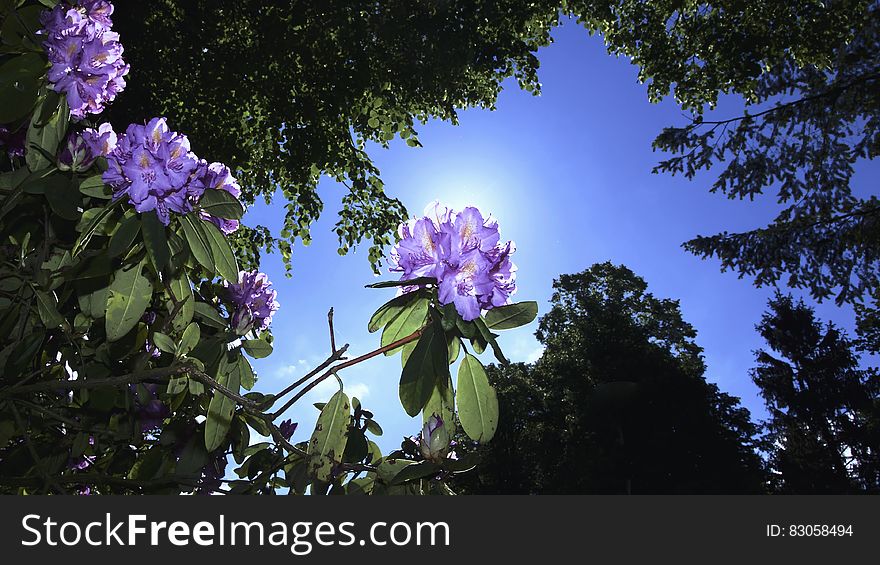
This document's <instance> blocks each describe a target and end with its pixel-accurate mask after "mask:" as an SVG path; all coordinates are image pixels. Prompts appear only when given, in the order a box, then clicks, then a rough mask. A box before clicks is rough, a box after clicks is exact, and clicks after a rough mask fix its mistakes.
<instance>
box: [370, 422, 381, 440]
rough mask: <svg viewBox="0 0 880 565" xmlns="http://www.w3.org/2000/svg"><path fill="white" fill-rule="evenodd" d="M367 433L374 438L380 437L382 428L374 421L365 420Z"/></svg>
mask: <svg viewBox="0 0 880 565" xmlns="http://www.w3.org/2000/svg"><path fill="white" fill-rule="evenodd" d="M367 431H368V432H370V433H371V434H373V435H374V436H381V435H382V433H383V432H382V426H380V425H379V423H378V422H377V421H375V420H367Z"/></svg>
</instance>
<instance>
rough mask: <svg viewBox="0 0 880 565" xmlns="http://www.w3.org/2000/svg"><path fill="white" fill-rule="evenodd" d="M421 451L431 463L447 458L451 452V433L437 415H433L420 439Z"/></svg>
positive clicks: (423, 429)
mask: <svg viewBox="0 0 880 565" xmlns="http://www.w3.org/2000/svg"><path fill="white" fill-rule="evenodd" d="M419 450H420V451H421V452H422V457H424V458H425V459H427V460H429V461H440V460H442V459H445V458H446V454H447V452H448V451H449V431H448V430H447V429H446V426H445V425H444V424H443V420H442V419H441V418H440V416H438V415H437V414H433V415H432V416H431V417H430V418H428V421H427V422H425V426H424V427H423V428H422V437H421V438H420V439H419Z"/></svg>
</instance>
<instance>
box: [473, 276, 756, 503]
mask: <svg viewBox="0 0 880 565" xmlns="http://www.w3.org/2000/svg"><path fill="white" fill-rule="evenodd" d="M554 289H555V293H554V295H553V299H552V308H551V309H550V311H549V312H548V313H547V314H545V315H544V316H543V317H542V318H541V321H540V325H539V329H538V332H537V336H538V338H539V340H540V341H541V343H543V344H544V346H545V348H546V349H545V351H544V353H543V355H542V356H541V358H540V359H539V360H538V361H537V362H536V363H534V364H532V365H525V364H516V365H511V366H507V367H494V366H493V367H490V371H489V380H490V381H491V382H492V383H493V385H494V386H495V387H496V389H497V391H498V396H499V401H500V404H501V406H502V410H501V414H500V416H499V424H498V431H497V433H496V435H495V438H494V439H493V441H492V443H491V444H489V445H486V446H481V447H480V448H479V449H478V451H479V453H480V454H481V455H482V462H481V464H480V466H479V467H478V471H477V474H476V477H478V480H477V481H473V480H472V481H471V482H468V478H467V477H464V478H463V479H462V481H464V482H465V484H466V485H467V488H469V489H471V490H473V491H476V492H484V493H489V492H492V493H498V492H506V493H594V494H595V493H675V492H680V493H683V492H686V493H698V492H702V493H710V492H715V493H721V492H726V493H734V492H739V493H742V492H753V493H755V492H761V491H762V489H763V467H762V463H761V460H760V458H759V457H758V455H757V454H756V452H755V445H754V443H755V441H756V440H755V438H756V436H757V427H756V426H755V425H754V424H753V423H752V422H751V421H750V419H749V412H748V410H746V409H745V408H743V407H742V406H740V404H739V401H738V399H736V398H733V397H731V396H729V395H727V394H725V393H723V392H720V391H719V390H718V387H717V386H716V385H714V384H710V383H707V382H706V380H705V378H704V377H703V373H704V370H705V367H704V364H703V361H702V356H701V352H702V350H701V349H700V347H699V346H698V345H697V344H696V343H695V341H694V339H695V337H696V332H695V331H694V329H693V327H691V326H690V324H688V323H687V322H685V321H684V320H683V319H682V317H681V312H680V310H679V308H678V303H677V301H674V300H669V299H659V298H656V297H654V296H653V295H652V294H651V293H650V292H648V291H647V285H646V283H645V281H644V280H643V279H641V278H640V277H638V276H636V275H635V274H634V273H633V272H632V271H630V270H629V269H627V268H626V267H623V266H614V265H612V264H610V263H603V264H596V265H594V266H593V267H591V268H590V269H588V270H586V271H584V272H582V273H578V274H575V275H562V276H560V277H559V278H558V279H557V280H556V281H555V282H554ZM463 444H464V449H465V451H467V449H468V446H469V445H470V444H469V443H468V442H467V441H466V440H463Z"/></svg>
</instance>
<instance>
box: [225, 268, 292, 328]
mask: <svg viewBox="0 0 880 565" xmlns="http://www.w3.org/2000/svg"><path fill="white" fill-rule="evenodd" d="M224 285H225V287H226V295H227V298H228V299H229V300H230V302H231V303H232V327H233V328H234V329H235V331H236V332H237V333H238V334H239V335H244V334H245V333H247V332H248V331H250V330H252V329H253V330H257V331H259V330H264V329H266V328H268V327H269V324H270V323H271V322H272V316H273V315H274V314H275V312H276V311H277V310H278V306H279V305H278V302H277V301H276V300H275V298H276V296H277V295H278V294H277V292H276V291H275V290H274V289H273V288H272V283H271V282H269V278H268V277H267V276H266V275H265V273H259V272H257V271H241V272H239V273H238V282H237V283H230V282H229V281H226V282H224Z"/></svg>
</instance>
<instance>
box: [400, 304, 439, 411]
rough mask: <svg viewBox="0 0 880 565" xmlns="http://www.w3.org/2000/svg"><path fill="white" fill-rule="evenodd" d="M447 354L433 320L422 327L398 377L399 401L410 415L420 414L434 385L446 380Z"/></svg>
mask: <svg viewBox="0 0 880 565" xmlns="http://www.w3.org/2000/svg"><path fill="white" fill-rule="evenodd" d="M448 355H449V354H448V353H447V349H446V336H445V335H444V334H443V327H442V326H441V324H440V321H439V320H435V321H434V322H432V323H431V325H429V326H428V327H426V328H425V331H424V332H423V333H422V335H421V337H420V338H419V342H418V344H416V348H415V349H414V350H413V352H412V354H411V355H410V356H409V359H407V361H406V365H404V367H403V373H402V374H401V375H400V387H399V393H400V402H401V404H402V405H403V409H404V410H406V413H407V414H409V415H410V416H415V415H416V414H418V413H419V412H421V410H422V408H423V407H424V406H425V404H427V403H428V400H429V399H430V398H431V394H432V392H433V390H434V387H435V386H436V385H437V383H442V382H446V380H447V379H449V363H448Z"/></svg>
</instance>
